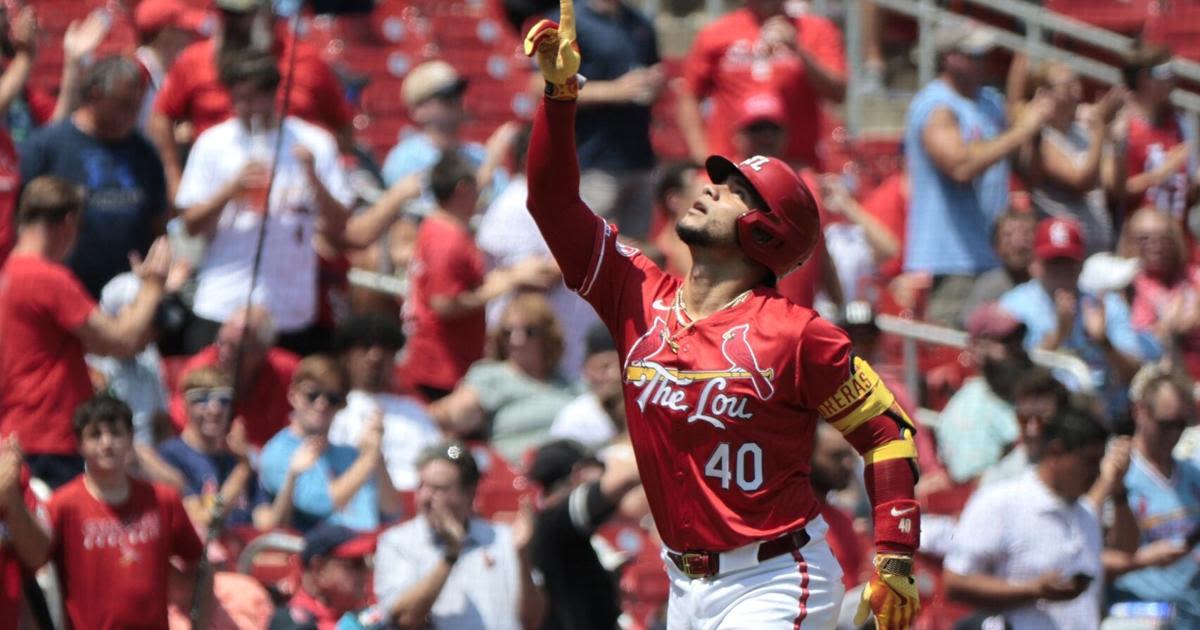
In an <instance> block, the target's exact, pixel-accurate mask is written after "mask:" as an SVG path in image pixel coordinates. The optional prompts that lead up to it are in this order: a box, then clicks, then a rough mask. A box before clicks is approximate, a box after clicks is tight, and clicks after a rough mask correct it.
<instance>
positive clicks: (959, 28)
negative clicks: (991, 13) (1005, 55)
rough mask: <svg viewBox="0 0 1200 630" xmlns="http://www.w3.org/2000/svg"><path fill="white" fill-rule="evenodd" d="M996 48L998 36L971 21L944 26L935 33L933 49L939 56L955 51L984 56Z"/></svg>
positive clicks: (989, 29)
mask: <svg viewBox="0 0 1200 630" xmlns="http://www.w3.org/2000/svg"><path fill="white" fill-rule="evenodd" d="M995 47H996V35H995V33H993V32H992V29H991V28H989V27H986V26H982V25H980V24H977V23H975V22H972V21H970V20H967V21H962V22H958V23H954V24H943V25H941V26H939V27H938V28H937V29H935V30H934V31H933V48H934V50H936V51H937V52H938V54H942V53H947V52H951V51H953V52H960V53H963V54H964V55H982V54H984V53H986V52H988V51H989V50H991V49H993V48H995Z"/></svg>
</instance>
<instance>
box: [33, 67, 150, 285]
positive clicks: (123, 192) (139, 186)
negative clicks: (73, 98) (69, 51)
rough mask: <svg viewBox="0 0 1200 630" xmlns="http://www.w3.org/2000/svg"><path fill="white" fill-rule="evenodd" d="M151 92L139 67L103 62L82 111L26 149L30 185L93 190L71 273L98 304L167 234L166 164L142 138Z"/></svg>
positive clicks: (89, 79) (92, 75)
mask: <svg viewBox="0 0 1200 630" xmlns="http://www.w3.org/2000/svg"><path fill="white" fill-rule="evenodd" d="M144 91H145V79H144V77H143V75H142V71H141V69H140V68H139V67H138V65H137V62H135V61H133V60H132V59H129V58H126V57H106V58H104V59H101V60H100V61H98V62H96V63H95V64H94V65H93V66H91V67H90V68H88V70H87V72H86V73H85V74H84V76H83V79H82V82H81V84H80V94H81V101H82V104H81V105H80V107H79V109H78V110H76V111H75V112H74V113H73V114H71V117H70V118H69V119H64V120H62V121H61V122H59V123H57V124H55V125H52V126H50V127H46V128H44V129H39V130H38V131H36V132H34V133H33V134H32V135H31V136H30V137H29V140H27V141H26V142H25V144H23V145H22V146H21V179H22V181H25V182H29V181H32V180H33V179H34V178H35V177H39V176H41V175H54V176H57V177H62V178H63V179H66V180H67V181H70V182H73V183H75V184H78V185H80V186H85V187H86V188H87V190H88V195H87V200H86V207H85V209H84V212H83V215H82V217H81V218H82V222H81V224H80V233H79V241H78V242H77V243H76V244H75V247H74V249H73V250H72V251H71V255H70V257H69V258H68V259H67V266H69V267H70V268H71V271H73V272H75V275H76V276H77V277H78V278H79V280H80V281H81V282H83V286H84V287H86V288H87V290H88V292H89V293H91V295H92V296H93V297H98V296H99V295H100V290H101V289H103V288H104V285H105V284H106V283H107V282H108V281H109V280H112V278H113V276H116V275H117V274H119V273H121V272H122V271H126V270H128V269H129V259H128V255H129V252H131V251H137V252H140V253H142V254H143V255H144V254H145V253H146V251H147V249H148V248H149V247H150V243H151V241H153V240H154V238H155V237H157V236H159V235H161V234H163V233H165V231H166V222H167V216H168V215H167V200H166V190H165V188H164V187H163V171H162V162H161V161H159V159H158V153H157V152H155V150H154V147H153V146H151V145H150V143H149V142H146V139H145V138H143V137H142V136H141V134H139V133H138V132H137V108H138V106H139V104H140V103H141V99H142V94H143V92H144Z"/></svg>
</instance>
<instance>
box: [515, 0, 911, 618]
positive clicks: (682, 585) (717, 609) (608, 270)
mask: <svg viewBox="0 0 1200 630" xmlns="http://www.w3.org/2000/svg"><path fill="white" fill-rule="evenodd" d="M560 5H561V7H562V8H561V13H562V16H563V17H562V19H563V24H562V27H561V28H559V27H558V25H557V24H554V23H553V22H549V21H542V22H540V23H538V24H537V25H535V26H534V27H533V29H532V30H531V31H530V33H529V35H528V37H527V38H526V40H525V51H526V53H527V54H530V55H532V56H536V58H537V63H538V66H539V67H540V69H541V72H542V76H543V77H544V78H545V79H546V98H545V99H543V101H542V103H541V105H540V106H539V107H538V110H537V113H536V114H535V115H534V120H533V133H532V137H531V140H530V148H529V165H528V168H527V169H526V170H527V173H528V177H529V202H528V205H529V211H530V214H531V215H533V218H534V220H535V221H536V222H537V224H538V227H539V229H540V230H541V232H542V235H543V236H544V237H545V239H546V243H547V244H548V245H549V247H550V250H551V252H552V253H553V254H554V257H555V258H556V259H557V260H558V263H559V266H560V267H561V268H562V273H563V279H564V280H565V282H566V284H567V286H568V287H571V288H573V289H575V290H576V291H577V292H578V293H579V294H580V295H581V296H582V297H584V299H586V300H587V301H588V302H590V303H591V305H592V306H593V307H594V308H595V309H596V312H597V313H598V314H599V315H600V318H601V319H602V320H603V321H604V323H605V325H607V326H608V328H609V331H610V332H611V333H612V335H613V338H614V339H615V340H616V341H617V346H618V348H619V351H620V353H621V354H622V355H624V357H625V359H624V392H625V408H626V415H627V417H628V430H629V437H630V441H631V442H632V445H633V450H634V455H635V457H636V459H637V463H638V469H639V471H640V472H641V476H642V482H643V488H644V489H645V491H646V499H647V501H648V503H649V506H650V511H651V513H652V514H653V515H654V523H655V525H656V526H657V528H658V532H659V535H660V538H661V539H662V541H663V545H664V546H665V547H666V553H665V554H664V555H665V557H666V559H667V562H666V568H667V572H668V575H669V577H670V579H671V595H670V602H669V604H668V607H667V614H668V619H667V625H668V626H670V627H676V626H678V627H703V626H710V625H711V626H717V625H728V626H744V627H755V628H781V629H782V628H795V627H800V626H801V624H802V623H804V625H805V626H812V627H819V628H831V627H833V626H834V624H835V623H836V619H837V615H838V612H839V609H840V605H841V599H842V596H843V594H844V590H843V586H842V583H841V569H840V568H839V567H838V565H837V562H836V560H835V559H834V557H833V554H832V552H831V551H830V549H829V546H828V544H827V543H826V541H825V539H824V534H825V530H826V529H827V525H826V523H825V521H824V519H822V518H821V516H820V503H819V501H818V500H817V497H816V496H815V495H814V493H813V489H812V486H811V484H810V483H809V477H810V459H811V454H812V448H813V442H814V438H815V432H816V426H817V424H818V423H820V422H828V423H830V424H832V425H833V427H834V428H835V429H837V430H838V431H839V432H841V433H842V434H843V435H845V436H846V439H847V440H848V441H849V442H850V443H851V444H852V445H853V446H854V447H855V450H857V451H858V452H859V453H861V454H862V455H863V458H864V460H865V463H866V467H865V472H864V475H865V478H866V485H867V494H868V497H869V498H870V500H871V504H872V506H873V512H872V515H873V519H874V524H875V545H876V548H877V550H878V553H877V555H876V557H875V571H874V573H873V575H872V576H871V578H870V581H869V582H868V584H867V586H866V587H865V588H864V591H863V596H862V600H861V602H860V605H859V612H858V615H857V618H856V620H855V621H856V622H857V623H858V624H862V623H863V622H865V621H866V620H867V618H868V616H869V614H870V613H874V615H875V619H876V623H877V626H878V627H879V628H881V629H882V630H894V629H900V628H907V627H908V626H909V625H910V624H911V621H912V620H913V618H914V617H915V616H916V613H917V612H918V611H919V608H920V602H919V598H918V596H917V588H916V585H915V582H914V580H913V578H912V577H911V573H912V554H913V553H914V552H915V551H916V548H917V546H918V543H919V539H920V506H919V504H918V503H917V502H916V501H915V500H914V498H913V485H914V483H915V481H916V473H917V468H916V461H915V459H916V446H915V444H914V442H913V430H914V428H913V424H912V421H911V420H909V418H908V416H907V415H906V414H905V413H904V411H903V410H902V409H901V408H900V407H899V405H898V404H896V401H895V396H894V395H893V394H892V393H891V391H889V390H888V388H887V386H886V385H884V384H883V383H882V381H881V380H880V378H879V376H878V375H877V374H875V372H874V370H872V369H871V366H870V365H869V364H868V363H867V362H866V361H864V360H862V359H861V358H858V357H855V356H854V355H853V353H852V352H851V347H850V341H849V339H848V338H847V337H846V334H845V333H844V332H843V331H841V330H840V329H838V328H837V327H835V326H834V325H832V324H830V323H829V322H827V321H825V320H823V319H821V318H820V317H819V316H817V314H816V313H815V312H813V311H812V310H810V309H808V308H804V307H801V306H797V305H795V304H792V303H790V302H789V301H788V300H786V299H785V298H783V297H782V296H781V295H780V294H779V293H778V292H777V291H776V290H774V289H773V288H772V285H773V284H774V283H775V282H776V281H777V280H778V279H779V278H781V277H783V276H786V275H787V274H788V273H790V272H792V271H794V270H795V269H796V268H797V267H799V266H800V265H802V264H803V263H804V262H805V261H806V260H807V259H808V258H809V257H810V256H811V255H812V253H813V251H814V250H815V249H816V247H817V243H818V240H819V238H820V230H821V225H820V218H819V213H818V210H817V206H816V202H815V201H814V200H813V196H812V194H811V192H809V190H808V187H807V186H806V185H805V184H804V183H803V182H802V181H801V179H800V177H799V176H798V175H797V174H796V172H795V171H794V170H792V169H791V168H790V167H789V166H788V165H787V164H785V163H783V162H782V161H781V160H778V159H774V158H768V157H763V156H757V155H756V156H753V157H751V158H749V159H747V160H745V161H743V162H741V163H740V164H734V163H732V162H730V161H729V160H728V159H726V158H724V157H721V156H711V157H709V158H708V159H707V160H706V162H705V166H706V169H707V170H708V173H709V177H710V179H711V181H712V182H713V183H712V184H711V185H709V186H706V187H705V188H704V192H703V194H702V195H701V196H700V197H699V198H697V199H696V201H695V202H694V204H693V205H692V207H691V208H689V209H688V210H687V212H686V213H685V214H684V215H683V216H682V217H680V219H679V221H678V222H677V223H676V231H677V232H678V233H679V236H680V238H681V239H682V240H683V241H684V243H686V244H687V245H688V246H689V248H690V250H691V254H692V265H691V268H690V269H689V270H688V273H687V275H686V276H685V277H684V279H683V280H682V281H681V280H678V279H675V278H672V277H670V276H668V275H667V274H665V273H663V272H662V270H660V269H659V268H658V267H657V266H655V265H654V263H653V262H651V261H650V260H649V259H648V258H647V257H646V256H644V255H643V254H642V253H641V252H639V251H637V250H636V249H633V248H631V247H629V246H627V245H625V244H623V243H620V242H619V241H618V240H617V230H616V229H615V228H614V227H613V226H611V225H607V224H605V223H604V221H602V220H601V219H600V218H599V217H597V216H595V215H594V214H593V213H592V212H591V211H590V210H589V209H588V207H587V206H586V205H585V204H584V203H583V202H582V201H581V200H580V198H579V165H578V162H577V159H576V150H575V142H574V129H575V120H574V119H575V108H576V104H575V101H576V98H577V96H578V93H579V90H580V81H579V78H578V76H577V73H578V70H579V52H578V50H577V49H576V48H575V47H574V44H575V27H574V15H573V11H574V7H573V3H572V2H571V0H561V2H560ZM584 89H586V88H584Z"/></svg>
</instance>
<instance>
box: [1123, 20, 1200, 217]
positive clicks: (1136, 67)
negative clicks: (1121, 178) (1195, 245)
mask: <svg viewBox="0 0 1200 630" xmlns="http://www.w3.org/2000/svg"><path fill="white" fill-rule="evenodd" d="M1121 76H1122V78H1123V79H1124V81H1125V87H1127V88H1129V90H1130V92H1132V94H1133V98H1132V99H1131V102H1130V105H1129V107H1127V108H1126V111H1125V121H1124V134H1123V137H1122V138H1121V140H1123V146H1122V148H1123V149H1124V152H1123V153H1124V155H1125V163H1124V165H1123V166H1124V171H1125V173H1124V175H1125V190H1124V192H1125V198H1126V202H1127V204H1128V205H1129V206H1131V207H1135V208H1136V207H1140V206H1142V205H1151V206H1154V207H1156V208H1158V209H1159V210H1162V211H1163V212H1166V213H1168V214H1170V215H1171V216H1172V217H1174V218H1175V220H1177V221H1179V223H1180V225H1181V226H1184V227H1187V225H1188V224H1187V220H1186V213H1187V208H1188V206H1189V204H1190V202H1191V201H1190V200H1191V196H1192V194H1193V192H1194V188H1195V187H1196V184H1197V181H1198V180H1197V178H1196V175H1195V173H1196V169H1197V159H1196V143H1197V138H1196V134H1195V130H1194V129H1192V128H1191V127H1190V126H1189V125H1188V124H1187V122H1186V121H1185V120H1184V116H1183V114H1182V113H1180V112H1178V111H1177V110H1176V109H1175V108H1174V106H1172V105H1171V92H1172V90H1174V89H1175V70H1174V68H1173V67H1172V66H1171V51H1170V50H1167V49H1166V48H1163V47H1162V46H1159V45H1154V44H1143V45H1141V46H1139V47H1138V48H1136V49H1135V50H1134V51H1133V52H1132V53H1130V55H1129V56H1128V57H1127V58H1126V59H1125V61H1124V65H1123V66H1122V68H1121Z"/></svg>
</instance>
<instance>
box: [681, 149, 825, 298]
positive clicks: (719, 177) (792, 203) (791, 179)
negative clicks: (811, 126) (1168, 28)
mask: <svg viewBox="0 0 1200 630" xmlns="http://www.w3.org/2000/svg"><path fill="white" fill-rule="evenodd" d="M704 167H705V169H707V170H708V178H709V179H711V180H712V181H713V183H717V184H720V183H723V182H724V181H725V180H726V179H727V178H728V177H729V176H730V175H733V174H734V173H740V174H741V175H742V176H743V177H745V178H746V180H747V181H749V182H750V186H751V187H752V188H754V192H756V193H758V196H759V197H761V198H762V200H763V203H764V204H765V206H766V207H763V208H754V209H753V210H751V211H750V212H747V213H746V214H743V215H742V216H740V217H738V220H737V231H738V242H739V243H740V244H741V246H742V251H744V252H746V255H747V256H749V257H750V259H751V260H753V261H755V262H757V263H761V264H763V265H765V266H766V267H767V268H768V269H770V270H771V271H772V272H774V273H775V277H776V278H782V277H784V276H786V275H787V274H788V273H790V272H792V271H794V270H795V269H796V267H799V266H800V265H802V264H804V261H806V260H808V258H809V256H812V253H813V250H814V249H816V248H817V237H818V236H819V235H820V233H821V217H820V214H819V212H818V211H817V202H816V200H815V199H813V195H812V192H811V191H809V189H808V186H806V185H805V184H804V181H803V180H801V179H800V176H799V175H797V174H796V171H795V170H794V169H792V167H790V166H788V165H787V164H786V163H784V162H783V161H782V160H777V159H775V158H769V157H763V156H761V155H756V156H754V157H752V158H749V159H747V160H744V161H742V163H741V164H734V163H733V162H730V161H729V160H728V159H726V158H724V157H721V156H719V155H713V156H709V158H708V160H706V161H705V162H704Z"/></svg>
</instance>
